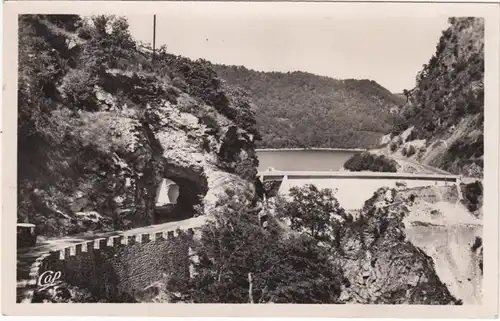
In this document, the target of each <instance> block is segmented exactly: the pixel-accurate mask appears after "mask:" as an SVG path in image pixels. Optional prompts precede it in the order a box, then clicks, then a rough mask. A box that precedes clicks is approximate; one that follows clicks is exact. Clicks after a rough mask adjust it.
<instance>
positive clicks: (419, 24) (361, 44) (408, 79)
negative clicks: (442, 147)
mask: <svg viewBox="0 0 500 321" xmlns="http://www.w3.org/2000/svg"><path fill="white" fill-rule="evenodd" d="M126 17H127V19H128V21H129V24H130V32H131V34H132V36H133V37H134V38H135V39H136V40H139V41H142V42H146V43H152V37H153V17H152V15H128V16H126ZM447 26H448V23H447V17H443V16H429V17H425V16H420V17H418V16H413V17H412V16H408V17H401V16H394V15H392V16H387V17H380V16H378V17H366V16H365V17H360V16H358V17H356V16H353V17H352V18H345V17H339V16H337V17H333V16H326V15H325V16H314V15H304V16H296V17H293V19H292V18H291V16H287V15H286V14H279V12H275V13H273V14H268V15H257V14H242V13H240V14H238V15H230V14H202V13H199V12H198V13H193V14H189V15H187V14H183V15H174V14H170V15H168V14H158V15H157V16H156V27H157V30H156V46H157V47H159V46H161V45H166V46H167V51H168V52H170V53H173V54H176V55H182V56H185V57H188V58H191V59H198V58H203V59H206V60H209V61H211V62H212V63H220V64H226V65H243V66H245V67H246V68H249V69H254V70H259V71H284V72H286V71H296V70H299V71H304V72H310V73H313V74H317V75H322V76H328V77H332V78H337V79H347V78H354V79H371V80H375V81H376V82H378V83H379V84H381V85H382V86H384V87H385V88H387V89H388V90H390V91H391V92H393V93H401V92H402V91H403V89H411V88H413V87H414V86H415V76H416V74H417V72H418V71H420V70H421V69H422V65H423V64H425V63H427V62H428V61H429V59H430V58H431V56H432V55H433V54H434V53H435V50H436V45H437V43H438V41H439V37H440V36H441V32H442V31H443V30H444V29H446V28H447Z"/></svg>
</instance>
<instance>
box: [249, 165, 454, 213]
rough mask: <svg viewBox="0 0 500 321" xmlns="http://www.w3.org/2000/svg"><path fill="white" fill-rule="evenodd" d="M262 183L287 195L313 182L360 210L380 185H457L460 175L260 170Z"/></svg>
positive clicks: (410, 186) (398, 186)
mask: <svg viewBox="0 0 500 321" xmlns="http://www.w3.org/2000/svg"><path fill="white" fill-rule="evenodd" d="M258 176H259V179H260V180H261V182H263V183H265V182H272V181H274V182H278V184H279V189H278V192H279V193H281V194H287V191H289V190H290V188H292V187H301V186H304V185H306V184H313V185H315V186H316V187H318V188H328V189H332V190H334V191H335V196H336V198H337V200H338V201H339V203H340V205H341V206H342V207H344V208H345V209H347V210H355V209H360V208H361V207H362V206H363V204H364V202H365V201H366V200H367V199H369V198H370V197H371V196H372V195H373V193H374V192H375V191H376V190H377V189H379V188H381V187H390V188H397V189H399V188H401V187H404V188H416V187H424V186H436V187H439V186H452V185H455V186H457V190H459V188H458V186H459V182H460V177H459V176H457V175H443V174H408V173H382V172H345V171H344V172H334V171H261V172H259V173H258Z"/></svg>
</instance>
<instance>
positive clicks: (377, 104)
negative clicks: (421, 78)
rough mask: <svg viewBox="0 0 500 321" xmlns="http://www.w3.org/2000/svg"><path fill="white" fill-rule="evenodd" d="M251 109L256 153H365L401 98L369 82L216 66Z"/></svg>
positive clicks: (386, 126) (390, 121)
mask: <svg viewBox="0 0 500 321" xmlns="http://www.w3.org/2000/svg"><path fill="white" fill-rule="evenodd" d="M215 70H216V71H217V73H218V75H219V76H220V77H221V78H223V79H224V80H226V81H227V82H228V83H229V84H231V85H236V86H239V87H241V88H243V89H244V90H245V91H247V92H248V93H249V95H250V97H251V99H252V101H253V102H254V103H255V105H256V106H257V111H256V120H257V126H258V129H259V131H260V133H261V135H262V141H261V142H259V145H258V147H261V148H293V147H295V148H301V147H302V148H303V147H332V148H341V147H343V148H355V147H357V148H369V147H373V146H375V145H377V143H378V141H379V139H380V137H381V136H382V135H384V134H386V133H387V132H389V131H390V130H391V128H392V126H393V118H394V115H395V114H393V113H391V111H392V112H396V111H398V110H399V109H400V107H401V106H402V105H403V104H404V102H405V99H404V98H402V97H400V96H396V95H394V94H392V93H391V92H389V91H388V90H387V89H385V88H384V87H382V86H380V85H379V84H378V83H376V82H375V81H372V80H366V79H365V80H355V79H347V80H337V79H332V78H328V77H323V76H317V75H313V74H310V73H305V72H299V71H296V72H287V73H281V72H260V71H254V70H250V69H247V68H245V67H242V66H225V65H216V66H215Z"/></svg>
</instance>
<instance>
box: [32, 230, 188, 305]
mask: <svg viewBox="0 0 500 321" xmlns="http://www.w3.org/2000/svg"><path fill="white" fill-rule="evenodd" d="M194 235H195V230H194V229H192V228H190V229H187V230H185V231H184V230H176V231H161V232H151V233H144V234H135V235H120V236H112V237H108V238H101V239H96V240H93V241H88V242H83V243H80V244H75V245H72V246H69V247H66V248H63V249H61V250H57V251H53V252H50V253H46V254H43V255H42V256H40V257H38V258H37V259H36V261H35V262H34V263H33V265H32V266H31V270H30V281H29V287H30V289H29V291H28V292H27V295H26V298H25V299H24V300H23V302H31V301H32V299H33V295H34V294H35V291H38V290H39V289H40V285H39V284H37V282H38V279H39V278H40V276H41V275H42V274H43V273H44V272H46V271H49V270H50V271H53V272H57V271H60V272H61V277H60V279H59V280H60V281H63V282H66V283H68V284H71V285H75V286H78V287H81V288H84V289H86V290H88V291H90V292H91V293H92V294H93V295H94V296H95V297H96V298H98V299H100V300H106V301H111V302H123V300H125V301H126V300H128V299H133V298H134V297H135V294H136V293H137V292H138V291H141V290H143V289H144V288H146V287H147V286H149V285H151V284H152V283H153V282H156V281H158V280H160V279H161V278H162V275H163V274H167V275H168V274H176V275H180V274H185V275H187V276H188V275H189V273H190V265H191V260H192V257H191V256H193V255H194V254H193V251H192V249H191V247H192V246H193V242H194ZM118 298H120V299H118Z"/></svg>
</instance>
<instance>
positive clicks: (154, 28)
mask: <svg viewBox="0 0 500 321" xmlns="http://www.w3.org/2000/svg"><path fill="white" fill-rule="evenodd" d="M155 45H156V15H153V63H154V62H155Z"/></svg>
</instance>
